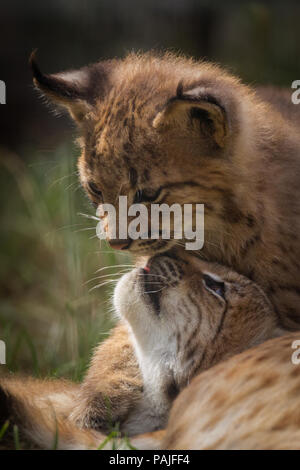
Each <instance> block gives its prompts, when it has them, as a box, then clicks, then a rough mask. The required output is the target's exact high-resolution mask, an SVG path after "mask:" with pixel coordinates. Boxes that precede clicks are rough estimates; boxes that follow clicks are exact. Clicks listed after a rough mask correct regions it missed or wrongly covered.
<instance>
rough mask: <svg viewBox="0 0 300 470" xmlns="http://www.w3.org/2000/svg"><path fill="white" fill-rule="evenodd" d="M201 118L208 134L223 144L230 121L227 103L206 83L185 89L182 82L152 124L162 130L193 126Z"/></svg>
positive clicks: (201, 123) (207, 136)
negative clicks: (225, 105) (208, 88)
mask: <svg viewBox="0 0 300 470" xmlns="http://www.w3.org/2000/svg"><path fill="white" fill-rule="evenodd" d="M197 122H198V124H199V126H198V128H199V130H200V131H201V133H202V135H203V136H204V137H205V138H208V139H211V140H212V141H214V143H215V144H216V145H217V146H218V147H224V146H225V143H226V137H227V135H228V123H227V118H226V112H225V109H224V107H223V106H222V105H221V104H220V103H219V101H218V99H217V98H216V97H215V96H214V95H213V94H212V93H208V91H207V89H206V88H204V87H197V88H194V89H192V90H189V91H187V92H185V93H183V88H182V84H181V83H179V85H178V88H177V93H176V96H175V97H174V98H171V99H170V100H169V101H168V102H167V104H166V105H165V107H164V109H163V110H162V111H160V112H159V113H158V114H157V115H156V117H155V118H154V120H153V126H154V127H155V128H156V129H157V130H159V131H161V132H163V131H164V130H168V129H171V128H177V129H179V130H180V129H185V131H188V130H189V129H191V124H196V123H197Z"/></svg>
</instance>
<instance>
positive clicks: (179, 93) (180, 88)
mask: <svg viewBox="0 0 300 470" xmlns="http://www.w3.org/2000/svg"><path fill="white" fill-rule="evenodd" d="M182 96H183V82H182V80H180V82H179V83H178V85H177V90H176V98H179V99H181V98H182Z"/></svg>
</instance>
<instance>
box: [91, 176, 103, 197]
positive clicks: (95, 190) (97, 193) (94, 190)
mask: <svg viewBox="0 0 300 470" xmlns="http://www.w3.org/2000/svg"><path fill="white" fill-rule="evenodd" d="M88 187H89V190H90V191H91V193H92V194H93V195H94V196H96V197H97V199H99V200H101V201H102V199H103V198H102V192H101V191H100V189H98V187H97V186H96V185H95V183H92V182H91V181H89V182H88Z"/></svg>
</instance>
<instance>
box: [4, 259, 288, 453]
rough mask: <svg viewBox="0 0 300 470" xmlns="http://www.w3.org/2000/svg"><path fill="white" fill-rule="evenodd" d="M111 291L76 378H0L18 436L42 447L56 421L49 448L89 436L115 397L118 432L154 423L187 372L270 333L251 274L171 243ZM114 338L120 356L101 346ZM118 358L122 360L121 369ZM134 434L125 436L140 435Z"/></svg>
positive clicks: (270, 321) (104, 425)
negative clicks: (109, 315) (109, 314)
mask: <svg viewBox="0 0 300 470" xmlns="http://www.w3.org/2000/svg"><path fill="white" fill-rule="evenodd" d="M114 299H115V300H114V303H115V308H116V312H117V313H118V314H119V316H120V317H121V319H120V321H121V325H120V327H119V329H118V330H116V331H115V333H114V334H113V335H112V337H111V338H110V339H109V340H108V341H106V342H104V343H103V345H101V346H100V348H99V349H97V350H96V351H95V353H94V357H93V360H92V363H91V366H90V369H89V371H88V374H87V378H86V380H85V381H84V382H83V384H82V385H78V384H71V383H68V382H63V381H50V382H49V381H39V380H33V379H23V378H18V377H13V378H2V379H1V378H0V391H1V394H2V396H1V397H0V404H1V405H2V406H0V422H2V423H3V421H4V420H5V419H11V420H12V422H13V423H14V422H15V423H17V424H18V426H19V427H20V430H21V431H22V432H23V434H25V436H26V438H27V440H29V441H31V443H34V444H35V445H37V446H40V447H43V446H44V447H46V448H49V447H51V445H53V443H54V440H55V429H56V427H57V429H58V438H57V439H58V441H57V445H58V446H59V448H74V447H75V446H76V445H78V446H79V448H88V447H91V446H92V447H93V446H96V443H97V442H98V445H99V442H101V438H102V440H104V434H103V432H104V431H106V432H107V431H108V430H109V426H111V425H113V424H114V423H113V422H112V421H111V414H112V415H114V411H115V409H117V408H118V407H119V410H120V414H121V415H122V416H123V419H122V420H121V422H120V423H119V425H120V430H121V431H122V432H123V433H126V434H127V435H129V436H135V435H137V434H140V433H143V432H150V431H155V430H157V429H161V428H162V427H164V426H165V425H166V423H167V419H168V415H169V411H170V408H171V406H172V403H173V401H174V399H175V398H176V396H177V395H178V394H180V392H181V390H183V389H184V388H185V387H186V386H187V385H188V383H189V382H190V380H192V378H193V377H194V376H195V375H197V374H199V373H200V372H202V371H204V370H206V369H208V368H210V367H212V366H214V365H215V364H217V363H219V362H221V361H224V360H226V358H228V357H231V356H232V355H234V354H237V353H239V352H241V351H243V350H245V349H247V348H249V347H251V346H253V345H255V344H258V343H260V342H262V341H264V340H265V339H267V338H270V337H273V336H275V335H277V334H279V332H278V329H277V325H276V317H275V313H274V311H273V309H272V306H271V304H270V302H269V301H268V299H267V297H266V296H265V294H264V293H263V291H262V290H261V289H260V288H259V287H258V286H257V285H256V284H254V283H253V282H252V281H250V280H248V279H246V278H245V277H243V276H240V275H239V274H237V273H234V272H233V271H231V270H228V269H227V268H223V267H221V266H219V265H215V264H212V263H207V262H204V261H202V260H199V259H197V258H196V257H191V256H187V254H186V253H184V252H181V251H179V252H177V251H175V252H174V251H172V252H170V253H169V254H168V256H166V255H164V256H163V255H159V256H155V257H153V258H151V259H150V260H148V265H147V270H145V269H144V267H137V268H136V269H134V270H133V271H132V272H131V273H129V274H126V275H124V276H123V277H122V279H121V280H120V281H119V283H118V285H117V287H116V290H115V295H114ZM237 319H238V321H237ZM122 330H123V336H122V334H121V331H122ZM125 333H126V334H125ZM128 334H129V336H130V338H131V342H130V345H131V346H130V347H129V346H128V344H127V343H128V339H127V338H128ZM116 335H117V336H116ZM116 340H118V341H119V342H120V344H123V346H122V357H114V356H111V355H110V353H111V344H114V342H115V341H116ZM110 342H111V344H110ZM132 357H134V358H135V360H134V361H135V362H130V361H132ZM121 361H125V362H128V365H127V367H126V368H125V370H126V371H127V373H126V374H125V373H124V365H123V364H122V362H121ZM118 364H119V369H118ZM111 370H114V374H113V376H112V377H110V380H109V381H107V378H106V374H108V373H109V372H110V371H111ZM136 370H138V371H140V372H139V373H138V374H136ZM115 390H116V392H114V391H115ZM120 390H121V391H122V393H120ZM132 395H134V397H135V400H134V404H133V403H132ZM104 397H105V398H106V399H105V398H104ZM128 397H129V399H128ZM4 398H5V399H4ZM87 428H89V429H87ZM91 428H92V429H91ZM85 430H86V434H84V431H85ZM51 431H52V434H51ZM100 431H101V432H100ZM141 439H142V440H141V441H133V442H138V443H139V444H138V445H139V446H144V445H146V443H145V442H146V441H144V437H143V436H142V437H141ZM153 439H154V440H155V439H156V437H155V436H154V437H153ZM151 442H152V443H153V440H152V438H151ZM148 445H149V444H147V446H148ZM151 445H153V444H151Z"/></svg>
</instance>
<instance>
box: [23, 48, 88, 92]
mask: <svg viewBox="0 0 300 470" xmlns="http://www.w3.org/2000/svg"><path fill="white" fill-rule="evenodd" d="M36 53H37V49H35V50H34V51H33V52H32V53H31V55H30V57H29V65H30V67H31V70H32V75H33V82H34V84H35V85H36V86H37V87H38V88H40V89H41V90H42V91H44V92H45V93H48V94H49V95H52V96H57V97H60V98H61V99H67V100H74V99H84V98H85V93H84V92H85V89H84V87H82V89H80V87H79V85H78V83H76V81H71V80H69V81H67V80H65V79H64V78H62V77H60V76H59V75H57V74H55V75H48V74H44V73H42V72H41V70H40V68H39V66H38V64H37V61H36Z"/></svg>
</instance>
